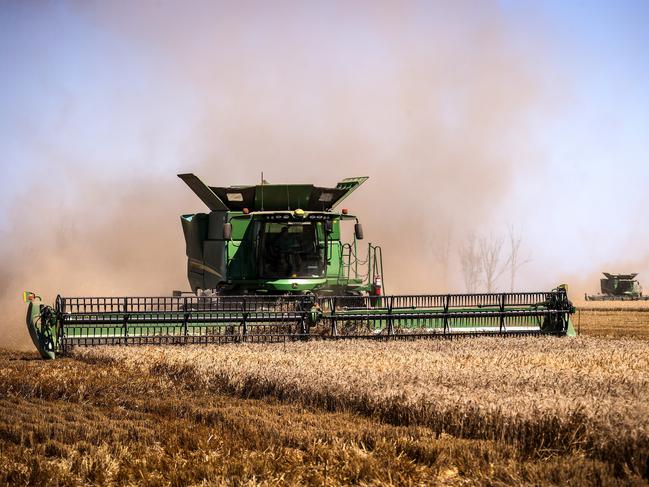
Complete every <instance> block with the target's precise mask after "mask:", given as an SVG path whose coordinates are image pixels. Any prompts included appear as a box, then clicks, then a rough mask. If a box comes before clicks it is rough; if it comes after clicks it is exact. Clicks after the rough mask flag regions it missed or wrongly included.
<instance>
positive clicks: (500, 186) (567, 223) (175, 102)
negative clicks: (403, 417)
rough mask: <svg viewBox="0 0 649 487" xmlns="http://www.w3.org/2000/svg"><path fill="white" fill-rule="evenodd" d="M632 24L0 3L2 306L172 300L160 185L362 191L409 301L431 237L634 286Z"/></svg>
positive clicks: (172, 236) (502, 16)
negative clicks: (508, 237) (400, 268)
mask: <svg viewBox="0 0 649 487" xmlns="http://www.w3.org/2000/svg"><path fill="white" fill-rule="evenodd" d="M133 4H135V5H136V6H135V7H133V6H132V5H133ZM647 25H649V2H646V1H637V2H629V1H626V2H624V1H610V2H599V1H590V2H586V1H583V2H580V1H570V2H565V1H556V2H554V1H539V2H523V1H518V0H516V1H514V0H512V1H500V2H489V1H485V2H480V1H474V2H456V1H453V2H448V3H445V2H412V3H408V2H362V1H360V2H316V1H313V2H231V3H228V2H204V3H200V2H198V3H192V2H176V3H172V2H121V3H120V2H96V3H94V4H91V3H89V2H49V3H48V2H21V1H16V2H11V1H7V2H2V4H1V5H0V70H1V73H2V75H1V76H0V154H1V157H0V168H1V172H0V237H1V238H2V241H0V259H2V260H0V265H2V266H3V267H4V269H0V281H3V280H4V283H3V282H0V285H1V286H0V294H2V293H3V292H4V293H8V294H11V295H12V296H13V295H14V293H17V292H18V291H19V288H20V287H22V286H25V287H29V286H31V287H36V288H39V287H40V288H41V289H42V288H47V289H52V290H53V289H59V288H57V284H56V282H57V281H59V282H61V283H63V282H64V281H65V283H66V284H65V285H66V286H67V288H68V289H70V290H73V291H75V292H83V291H84V290H85V289H86V287H84V286H85V284H86V282H87V281H88V279H90V274H91V273H92V274H93V276H92V280H93V282H95V284H94V285H93V287H92V289H93V290H96V289H97V290H103V291H104V292H116V293H119V292H120V291H122V290H123V289H124V290H126V289H141V292H144V293H145V294H147V293H148V292H147V291H148V290H151V291H150V292H151V293H158V292H161V290H163V289H167V288H168V287H171V286H172V285H173V284H172V283H176V282H178V281H181V282H179V283H178V284H177V285H175V286H174V287H183V286H185V287H186V284H185V277H184V269H185V263H184V255H183V242H182V233H181V231H180V226H179V223H178V215H179V214H181V213H187V212H193V211H203V210H204V208H203V207H202V205H201V204H200V202H199V201H198V200H197V199H196V198H195V197H193V195H192V194H191V193H190V192H189V191H188V190H187V189H186V188H185V187H184V186H183V185H182V183H181V182H180V181H179V180H177V179H176V177H175V174H176V173H178V172H186V171H196V172H197V173H198V174H199V175H200V176H202V177H204V179H205V180H206V181H207V182H208V183H210V184H213V185H220V184H222V185H228V184H245V183H252V182H254V181H256V180H258V178H259V173H260V171H262V170H263V171H265V174H266V175H267V179H270V180H271V181H274V182H280V181H288V182H315V183H318V184H323V185H326V184H333V183H335V182H336V181H338V180H339V179H340V178H343V177H348V176H355V175H368V176H370V177H371V179H370V182H368V183H367V188H366V189H364V190H363V191H359V192H358V193H357V194H355V195H354V197H353V199H350V205H352V204H353V205H355V207H356V209H357V210H358V213H359V214H360V216H361V217H362V218H363V220H364V221H365V222H366V230H365V234H366V236H367V237H368V238H369V239H371V240H373V241H381V240H383V241H384V243H385V245H384V246H385V247H387V248H386V249H385V251H386V252H387V253H389V254H390V255H391V257H390V259H389V263H390V264H391V265H392V270H388V276H392V282H398V283H399V285H400V286H402V288H404V289H408V290H417V291H420V292H425V291H426V290H427V289H426V276H430V275H431V274H434V273H435V272H438V269H436V268H434V262H433V260H431V256H430V249H429V248H428V245H429V244H431V245H432V242H434V240H435V239H436V238H437V237H436V235H437V233H438V231H441V230H442V229H450V230H449V231H451V232H452V235H453V238H454V241H455V242H456V243H457V244H458V245H459V243H458V242H461V241H462V240H463V239H464V238H465V237H466V235H467V234H469V233H471V232H474V233H478V234H483V235H488V234H489V233H493V234H496V235H502V234H504V232H506V229H507V227H508V226H509V225H513V226H514V227H515V228H517V229H518V231H519V232H520V234H521V236H522V238H523V251H524V254H525V255H526V256H529V257H531V261H530V263H529V264H527V265H526V266H525V267H524V268H523V269H522V271H521V276H520V279H519V280H520V286H521V287H522V288H547V287H550V286H552V285H554V284H556V283H558V282H562V281H564V280H568V281H574V283H575V285H576V286H588V287H592V290H593V291H594V290H596V288H597V281H596V280H595V279H596V277H597V273H598V272H599V271H601V270H609V271H611V272H627V271H640V272H642V273H643V275H644V278H645V279H644V281H645V282H646V283H647V284H646V285H647V287H649V246H648V245H647V242H649V214H648V210H649V205H648V203H649V192H648V187H649V47H648V46H649V29H647ZM361 210H362V212H361ZM138 222H146V223H143V224H140V223H138ZM158 228H159V233H156V232H158ZM78 241H81V242H85V245H86V247H83V246H82V244H81V243H79V242H78ZM125 241H130V243H129V244H128V245H127V244H125V243H124V242H125ZM138 245H139V246H140V247H146V249H140V250H138ZM150 248H155V249H157V250H156V251H155V252H153V253H151V252H150V251H149V250H148V249H150ZM107 249H109V250H107ZM115 249H119V251H117V250H115ZM63 255H67V256H69V257H61V256H63ZM80 255H81V256H83V259H81V258H80V257H79V256H80ZM402 258H403V259H405V264H404V266H405V268H406V269H412V272H413V273H415V274H416V273H418V274H416V275H417V276H418V277H417V284H416V286H408V284H407V283H406V284H404V279H405V278H403V277H396V276H395V274H397V271H395V270H394V269H395V267H397V265H398V264H399V262H400V260H399V259H402ZM57 259H58V260H57ZM75 259H79V260H83V264H79V263H78V262H79V261H78V260H75ZM147 259H149V260H147ZM156 259H157V260H156ZM23 260H29V261H30V262H32V263H33V264H32V267H29V271H28V270H27V267H25V266H23V267H21V266H20V265H18V264H17V262H20V261H23ZM52 260H55V261H56V262H57V263H56V264H51V263H50V262H51V261H52ZM161 261H162V262H163V263H161ZM75 262H76V263H77V267H78V268H76V269H71V267H73V264H74V263H75ZM124 262H127V264H126V263H124ZM35 263H38V265H36V264H35ZM46 263H47V264H46ZM126 265H128V268H129V271H131V272H133V271H134V269H138V268H141V269H142V270H143V272H149V274H150V275H151V276H155V278H150V279H149V280H146V279H145V280H143V281H138V283H137V284H134V283H133V282H129V283H126V284H123V283H116V281H119V273H120V272H126V270H125V269H124V268H123V267H120V266H126ZM111 266H112V267H111ZM165 266H166V268H168V269H169V271H168V275H166V276H162V275H161V274H159V273H158V269H159V268H160V267H165ZM113 268H118V269H120V270H119V272H117V271H114V272H113V273H112V274H111V272H112V271H111V270H110V269H113ZM41 269H43V273H42V274H41V273H40V270H41ZM388 269H389V268H388ZM456 274H457V272H456ZM641 277H642V275H641ZM102 278H105V279H107V281H105V284H104V285H103V286H102V284H101V282H102ZM71 279H73V280H75V281H74V282H76V284H74V283H73V284H71V283H70V280H71ZM431 281H435V282H436V283H437V285H438V288H439V280H435V279H434V278H431ZM582 281H584V282H582ZM388 282H390V281H389V280H388ZM23 283H25V284H23ZM61 285H62V284H61ZM444 285H445V286H447V287H449V288H452V289H458V290H459V289H461V287H462V286H461V279H460V278H459V277H457V275H456V277H454V278H450V279H449V280H448V281H447V282H445V283H444ZM503 287H506V286H505V284H504V283H503ZM413 288H414V289H413ZM392 290H393V291H396V290H397V289H394V287H393V289H392Z"/></svg>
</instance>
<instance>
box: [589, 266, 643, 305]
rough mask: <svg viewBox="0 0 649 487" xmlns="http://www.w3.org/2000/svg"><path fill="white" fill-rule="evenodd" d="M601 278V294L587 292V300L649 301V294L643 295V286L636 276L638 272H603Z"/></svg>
mask: <svg viewBox="0 0 649 487" xmlns="http://www.w3.org/2000/svg"><path fill="white" fill-rule="evenodd" d="M603 274H604V276H605V278H604V279H600V281H599V282H600V287H601V290H602V292H601V293H600V294H586V301H647V300H649V296H643V295H642V286H640V283H639V282H638V280H637V279H636V278H635V277H636V276H637V275H638V273H637V272H634V273H631V274H609V273H608V272H604V273H603Z"/></svg>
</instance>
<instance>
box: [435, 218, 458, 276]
mask: <svg viewBox="0 0 649 487" xmlns="http://www.w3.org/2000/svg"><path fill="white" fill-rule="evenodd" d="M452 242H453V232H452V228H451V226H450V225H449V226H447V227H446V229H445V230H444V231H441V232H439V233H436V234H435V236H434V237H433V239H432V242H431V250H432V252H433V257H434V258H435V261H436V262H437V264H438V266H439V269H440V271H441V274H442V276H441V277H442V282H443V284H444V287H445V288H447V287H448V268H449V264H450V260H451V248H452Z"/></svg>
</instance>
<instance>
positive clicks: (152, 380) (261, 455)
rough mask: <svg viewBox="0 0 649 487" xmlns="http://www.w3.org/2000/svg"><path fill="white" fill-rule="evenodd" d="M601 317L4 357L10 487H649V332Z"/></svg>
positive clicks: (3, 438)
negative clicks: (480, 331) (577, 323)
mask: <svg viewBox="0 0 649 487" xmlns="http://www.w3.org/2000/svg"><path fill="white" fill-rule="evenodd" d="M598 313H599V312H595V313H593V314H590V315H588V314H587V312H583V311H582V315H581V320H582V321H581V332H582V336H581V337H579V338H577V339H573V340H568V339H554V338H551V339H538V340H532V339H512V340H506V341H499V340H494V339H465V340H456V341H448V342H447V341H443V342H441V341H440V342H410V343H387V344H378V343H377V344H374V343H365V344H363V343H356V342H349V343H296V344H289V345H286V346H285V347H284V346H282V345H278V346H274V347H271V346H264V345H257V346H252V345H244V346H240V345H239V346H237V345H234V346H225V347H216V348H200V347H198V348H166V349H165V348H148V349H135V348H117V349H93V350H89V351H87V352H85V351H80V353H78V354H77V356H76V357H75V358H71V359H63V360H57V361H54V362H43V361H40V360H37V359H35V355H34V354H28V353H19V352H10V351H3V352H0V485H46V484H47V485H93V484H100V485H126V484H131V485H134V484H137V485H192V484H194V485H207V484H223V483H225V484H237V485H240V484H294V485H298V484H313V485H321V484H327V485H340V484H395V485H408V484H411V485H423V484H451V485H459V484H479V485H520V484H529V485H541V484H543V485H564V484H565V485H569V484H572V485H584V484H595V485H597V484H599V485H618V484H637V485H643V484H646V482H647V476H648V475H649V464H648V462H649V441H648V438H649V433H648V429H649V423H648V420H647V419H646V418H647V413H648V408H649V387H647V386H648V385H649V341H648V340H637V339H618V338H598V337H588V336H586V335H587V334H588V333H593V334H607V331H611V330H612V333H615V334H619V333H621V331H620V326H619V325H618V324H617V323H616V322H615V315H613V316H614V318H613V322H610V323H608V324H607V323H605V320H606V318H602V317H601V315H599V314H598ZM606 316H608V315H606ZM644 316H645V315H644V314H643V315H641V316H640V317H639V318H638V319H639V320H641V319H644ZM595 317H596V319H595ZM647 317H649V314H647ZM598 320H599V321H598ZM622 320H624V321H625V322H628V320H629V317H628V316H627V317H625V318H622ZM598 323H599V324H598ZM639 326H641V325H639ZM640 331H642V329H640ZM640 331H638V332H635V331H634V332H633V334H634V335H642V334H643V333H640ZM643 477H644V479H643Z"/></svg>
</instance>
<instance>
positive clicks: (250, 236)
mask: <svg viewBox="0 0 649 487" xmlns="http://www.w3.org/2000/svg"><path fill="white" fill-rule="evenodd" d="M179 177H180V178H181V179H182V180H183V181H184V182H185V183H186V184H187V185H188V186H189V187H190V188H191V189H192V191H193V192H194V193H195V194H196V195H197V196H198V197H199V198H200V199H201V200H202V202H203V203H204V204H205V205H206V206H207V207H208V208H209V210H210V211H209V212H206V213H194V214H190V215H183V216H182V217H181V223H182V228H183V233H184V236H185V243H186V253H187V259H188V262H187V276H188V279H189V285H190V287H191V292H180V291H174V292H173V295H172V296H164V297H114V296H111V297H62V296H58V297H57V298H56V301H55V302H54V304H53V305H52V306H49V305H45V304H43V303H42V302H41V298H40V297H39V296H37V295H36V294H34V293H31V292H25V294H24V299H25V301H26V302H27V303H28V309H27V326H28V328H29V332H30V335H31V337H32V339H33V341H34V344H35V345H36V347H37V348H38V351H39V352H40V354H41V356H42V357H44V358H55V357H56V356H58V355H61V354H66V353H67V352H69V351H70V350H71V349H73V348H74V347H78V346H93V345H129V346H130V345H153V344H212V343H232V342H235V343H237V342H285V341H290V340H316V339H317V340H336V339H352V338H353V339H377V340H388V339H414V338H440V337H442V338H452V337H456V336H466V335H471V336H475V335H541V334H548V335H574V330H573V327H572V323H571V319H570V315H571V314H572V313H573V312H574V307H573V306H572V304H571V302H570V301H569V300H568V297H567V293H566V289H565V287H564V286H560V287H558V288H556V289H553V290H552V291H547V292H518V293H480V294H437V295H386V294H385V290H384V288H383V258H382V252H381V248H380V247H379V246H376V245H372V244H371V243H370V244H368V245H367V246H366V247H365V248H364V249H361V248H360V247H361V243H360V242H361V241H362V240H363V228H362V226H361V224H360V222H359V220H358V218H357V217H356V216H354V215H352V214H350V213H349V211H348V210H347V209H346V208H341V209H338V208H339V207H340V205H341V203H342V202H343V201H344V200H345V198H347V197H348V196H349V195H350V194H351V193H352V192H353V191H355V190H356V189H357V188H358V187H359V186H360V185H361V184H363V183H364V182H365V181H366V180H367V179H368V178H366V177H360V178H349V179H344V180H342V181H340V182H339V183H338V184H337V185H336V186H335V187H331V188H327V187H319V186H314V185H311V184H267V183H266V182H262V183H261V184H258V185H255V186H231V187H214V186H207V185H206V184H204V183H203V182H202V181H201V180H200V179H199V178H198V177H196V176H195V175H193V174H180V175H179ZM345 234H349V238H348V239H347V240H349V241H345V238H343V235H345ZM361 250H362V251H361Z"/></svg>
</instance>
